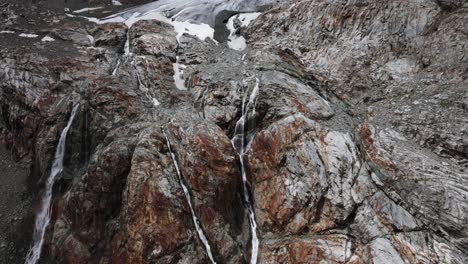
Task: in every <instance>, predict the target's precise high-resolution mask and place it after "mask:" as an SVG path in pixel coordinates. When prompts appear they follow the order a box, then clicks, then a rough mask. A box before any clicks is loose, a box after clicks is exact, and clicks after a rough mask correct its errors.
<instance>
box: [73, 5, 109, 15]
mask: <svg viewBox="0 0 468 264" xmlns="http://www.w3.org/2000/svg"><path fill="white" fill-rule="evenodd" d="M102 8H104V7H103V6H98V7H88V8H83V9H78V10H74V11H73V13H76V14H78V13H84V12H89V11H94V10H98V9H102Z"/></svg>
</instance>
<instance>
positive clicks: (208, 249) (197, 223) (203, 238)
mask: <svg viewBox="0 0 468 264" xmlns="http://www.w3.org/2000/svg"><path fill="white" fill-rule="evenodd" d="M162 131H163V134H164V137H165V138H166V144H167V148H168V149H169V153H170V154H171V159H172V162H173V163H174V167H175V169H176V172H177V177H178V179H179V184H180V185H181V186H182V189H183V191H184V194H185V199H186V200H187V203H188V205H189V207H190V213H191V214H192V220H193V223H194V224H195V229H196V230H197V233H198V237H199V238H200V240H201V241H202V243H203V245H204V246H205V250H206V253H207V254H208V257H209V258H210V260H211V263H213V264H216V261H215V260H214V258H213V253H211V247H210V244H209V243H208V239H207V238H206V235H205V233H204V232H203V229H202V228H201V224H200V221H199V220H198V218H197V216H196V215H195V210H193V206H192V200H191V197H190V192H189V190H188V187H187V186H186V185H185V183H184V181H183V180H182V174H181V173H180V169H179V165H178V163H177V160H176V156H175V154H174V152H172V148H171V142H170V141H169V138H168V137H167V134H166V132H165V131H164V129H163V130H162Z"/></svg>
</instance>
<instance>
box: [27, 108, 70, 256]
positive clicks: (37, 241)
mask: <svg viewBox="0 0 468 264" xmlns="http://www.w3.org/2000/svg"><path fill="white" fill-rule="evenodd" d="M78 109H79V104H77V105H75V107H73V110H72V112H71V114H70V118H69V120H68V123H67V125H66V126H65V128H64V129H63V130H62V133H61V134H60V139H59V142H58V144H57V148H56V149H55V156H54V162H53V163H52V168H51V171H50V174H49V177H48V178H47V181H46V183H45V189H44V193H43V194H42V199H41V207H40V210H39V213H38V214H37V216H36V221H35V224H34V234H33V246H32V248H31V249H30V250H29V252H28V255H27V256H26V262H25V263H26V264H35V263H37V261H38V260H39V258H40V257H41V251H42V246H43V244H44V235H45V232H46V229H47V226H48V225H49V222H50V214H51V208H50V205H51V202H52V194H53V193H52V192H53V187H54V183H55V179H56V177H57V175H59V174H60V172H62V170H63V158H64V156H65V143H66V140H67V134H68V130H69V129H70V127H71V125H72V123H73V119H74V118H75V115H76V113H77V112H78Z"/></svg>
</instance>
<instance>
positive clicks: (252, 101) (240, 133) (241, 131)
mask: <svg viewBox="0 0 468 264" xmlns="http://www.w3.org/2000/svg"><path fill="white" fill-rule="evenodd" d="M259 87H260V81H259V79H258V78H256V83H255V87H254V89H253V90H252V92H251V94H250V96H249V101H248V103H247V105H246V100H247V96H246V95H247V94H244V96H243V99H242V116H241V118H240V119H239V120H238V121H237V123H236V127H235V132H234V137H233V139H232V140H231V143H232V146H233V147H234V149H235V150H236V151H237V154H238V157H239V160H240V164H241V173H242V186H243V188H242V190H243V195H244V201H245V203H246V206H247V210H248V212H249V222H250V230H251V233H252V255H251V258H250V263H251V264H256V263H257V259H258V249H259V245H260V243H259V239H258V236H257V222H256V221H255V211H254V209H253V206H252V201H251V199H250V195H249V190H248V188H247V172H246V169H245V163H244V157H245V153H246V152H247V151H248V150H249V145H250V142H248V144H247V147H245V145H246V144H245V143H246V142H245V138H246V134H245V125H246V122H247V119H248V115H249V109H251V111H252V112H251V113H252V115H254V114H255V105H256V99H257V96H258V92H259Z"/></svg>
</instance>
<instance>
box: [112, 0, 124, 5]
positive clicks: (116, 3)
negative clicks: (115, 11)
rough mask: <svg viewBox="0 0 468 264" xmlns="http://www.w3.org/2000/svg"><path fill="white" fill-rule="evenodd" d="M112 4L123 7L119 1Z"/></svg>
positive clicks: (113, 1) (113, 0)
mask: <svg viewBox="0 0 468 264" xmlns="http://www.w3.org/2000/svg"><path fill="white" fill-rule="evenodd" d="M112 4H113V5H115V6H121V5H122V3H120V2H119V1H118V0H112Z"/></svg>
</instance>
